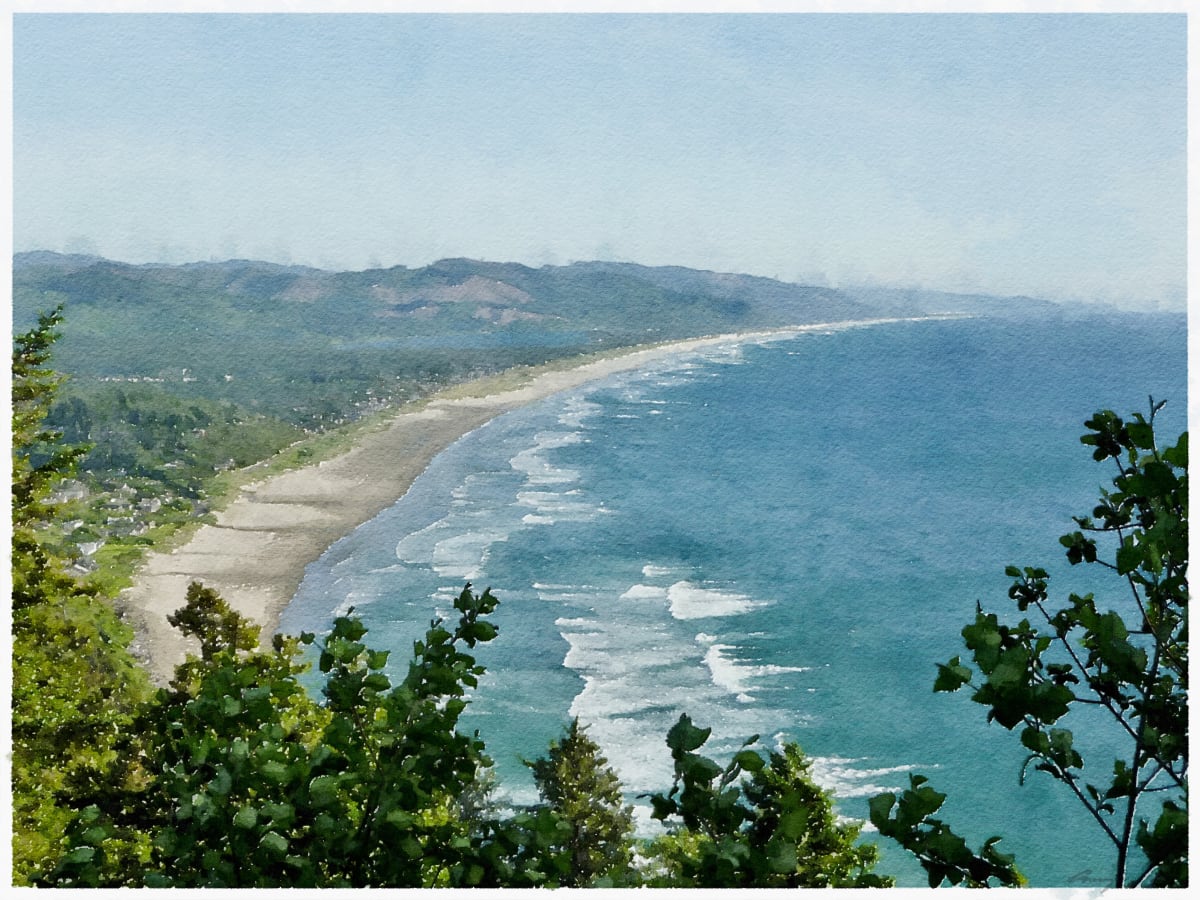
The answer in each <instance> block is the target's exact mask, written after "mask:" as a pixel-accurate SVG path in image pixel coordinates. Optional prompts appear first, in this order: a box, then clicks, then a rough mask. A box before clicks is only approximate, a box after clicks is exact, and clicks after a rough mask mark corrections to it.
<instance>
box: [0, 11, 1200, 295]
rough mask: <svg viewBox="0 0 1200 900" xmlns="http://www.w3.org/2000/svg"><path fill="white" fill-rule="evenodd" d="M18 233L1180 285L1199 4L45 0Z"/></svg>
mask: <svg viewBox="0 0 1200 900" xmlns="http://www.w3.org/2000/svg"><path fill="white" fill-rule="evenodd" d="M13 41H14V48H13V56H14V124H13V137H14V190H13V203H14V235H13V236H14V246H15V249H17V250H29V249H52V250H73V251H85V252H93V253H99V254H102V255H104V256H109V257H112V258H116V259H122V260H127V261H131V262H149V261H165V262H184V261H192V260H204V259H223V258H229V257H250V258H258V259H269V260H274V261H280V262H297V263H305V264H309V265H316V266H321V267H325V268H364V267H367V266H369V265H394V264H398V263H402V264H405V265H409V266H419V265H423V264H425V263H428V262H431V261H433V260H435V259H438V258H441V257H446V256H470V257H475V258H482V259H492V260H515V261H520V262H525V263H528V264H531V265H540V264H542V263H566V262H569V261H571V260H580V259H594V258H603V259H620V260H629V261H634V262H640V263H646V264H652V265H654V264H676V265H684V266H692V267H697V268H707V269H717V270H723V271H739V272H751V273H755V274H762V275H768V276H775V277H779V278H783V279H785V280H789V281H796V280H799V281H824V282H827V283H830V284H835V285H836V284H852V283H862V282H876V283H887V284H902V285H923V286H927V287H933V288H942V289H950V290H962V289H968V290H981V291H989V292H994V293H1013V294H1015V293H1026V294H1033V295H1039V296H1047V297H1052V298H1072V297H1074V298H1082V299H1096V300H1102V301H1108V302H1119V303H1121V304H1122V305H1146V306H1150V305H1169V306H1173V307H1182V305H1183V302H1184V301H1183V297H1184V286H1185V264H1186V198H1185V188H1186V162H1187V159H1186V46H1185V42H1186V21H1185V18H1184V17H1183V16H1182V15H1174V16H1157V15H1047V16H1043V15H1036V16H1019V15H816V14H807V15H763V16H757V15H756V16H751V15H665V16H657V15H656V16H639V15H630V16H620V15H573V16H572V15H559V16H555V15H495V16H486V15H454V16H436V15H382V16H339V15H308V16H286V15H278V14H275V15H260V16H220V15H178V14H177V15H112V14H100V15H43V14H25V15H18V16H16V18H15V23H14V37H13Z"/></svg>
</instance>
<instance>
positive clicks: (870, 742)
mask: <svg viewBox="0 0 1200 900" xmlns="http://www.w3.org/2000/svg"><path fill="white" fill-rule="evenodd" d="M1149 394H1153V395H1154V397H1155V399H1156V400H1157V399H1168V400H1169V403H1168V406H1167V407H1166V409H1164V411H1163V412H1162V413H1161V414H1160V420H1159V421H1160V426H1161V429H1162V432H1163V433H1164V434H1167V435H1171V436H1174V435H1176V434H1177V433H1178V432H1179V431H1181V430H1183V428H1184V427H1186V426H1185V421H1186V329H1185V325H1184V318H1183V316H1136V317H1134V316H1117V315H1110V316H1085V317H1076V318H1070V319H1061V320H1053V321H1046V320H1039V321H1031V322H1021V321H1010V320H998V319H958V320H932V321H918V322H900V323H891V324H884V325H874V326H869V327H854V328H842V329H830V330H828V331H826V332H822V333H805V334H801V335H797V336H795V337H792V338H789V339H785V340H769V341H748V342H736V341H731V342H729V343H727V344H724V345H719V346H716V347H712V348H708V349H706V350H704V351H700V352H690V353H681V354H678V355H676V356H674V357H671V358H669V359H667V360H663V361H660V362H657V363H655V364H653V365H652V366H650V367H647V368H646V369H643V370H640V371H638V372H634V373H627V374H623V375H620V376H616V377H612V378H609V379H606V380H604V381H600V382H596V383H593V384H590V385H587V386H584V387H581V388H578V389H574V390H571V391H568V392H565V393H562V394H559V395H556V396H554V397H552V398H549V399H548V400H545V401H543V402H541V403H538V404H535V405H533V406H530V407H527V408H525V409H521V410H518V411H516V412H513V413H510V414H507V415H505V416H502V417H500V418H498V419H496V420H494V421H493V422H491V423H489V424H488V425H486V426H484V427H482V428H480V429H478V430H477V431H475V432H473V433H471V434H470V435H467V436H466V437H465V438H463V439H462V440H460V441H459V442H458V443H456V444H455V445H454V446H453V447H451V448H450V449H448V450H447V451H446V452H444V453H442V454H441V455H440V456H438V457H437V458H436V459H435V460H434V461H433V463H432V464H431V465H430V466H429V468H428V470H427V471H426V472H425V474H424V475H423V476H422V477H421V478H420V479H418V481H417V482H416V483H415V484H414V485H413V487H412V489H411V490H410V491H409V493H408V494H407V495H405V497H404V498H402V499H401V500H400V501H399V502H397V503H396V505H395V506H394V507H392V508H391V509H390V510H388V511H386V512H385V513H383V514H381V515H380V516H379V517H377V518H376V519H374V520H372V521H371V522H369V523H367V524H365V525H363V526H362V527H361V528H359V529H358V530H356V531H355V532H354V533H352V534H351V535H349V536H347V537H346V538H345V539H343V540H342V541H340V542H338V543H337V544H335V545H334V546H333V547H332V548H330V550H329V551H328V552H327V553H326V554H325V556H324V557H323V558H322V559H321V560H320V561H319V562H317V563H315V564H314V565H312V566H310V568H309V571H308V572H307V575H306V578H305V581H304V583H303V584H302V586H301V588H300V590H299V591H298V593H297V595H296V597H295V599H294V600H293V602H292V604H291V606H290V607H289V608H288V610H287V612H286V613H285V615H284V617H283V622H282V630H284V631H287V632H291V633H296V632H298V631H300V630H313V631H318V632H320V631H322V630H324V629H325V628H327V627H328V623H329V621H330V619H331V617H332V616H333V615H334V614H335V613H339V612H344V611H345V610H346V609H348V608H349V607H351V606H352V607H354V608H355V610H356V612H357V613H358V614H359V615H360V616H361V617H362V618H363V620H364V621H365V623H366V624H367V626H368V627H369V629H370V634H369V635H368V639H367V640H368V644H369V645H370V646H373V647H377V648H392V649H393V651H394V652H393V657H392V658H393V661H394V665H395V666H396V667H397V668H396V671H397V672H398V673H402V672H403V666H404V665H405V656H406V651H407V650H408V649H409V648H410V647H411V644H412V641H413V640H415V639H416V638H418V637H419V636H420V634H421V633H422V632H423V630H424V629H425V628H426V627H427V625H428V623H429V620H430V618H431V617H432V616H434V615H435V614H445V613H446V612H447V611H449V610H450V609H451V601H452V598H453V597H454V596H455V595H456V594H457V593H458V592H459V591H460V590H461V589H462V586H463V584H464V582H468V581H469V582H471V583H472V584H473V585H474V586H475V587H476V588H478V589H482V588H484V587H491V588H492V590H493V592H494V593H495V594H496V595H497V597H499V598H500V601H501V605H500V609H499V611H498V613H497V615H496V616H495V621H496V623H497V624H498V625H499V628H500V636H499V637H498V638H497V639H496V640H495V641H494V642H492V643H491V644H489V645H487V646H484V647H482V648H480V651H479V653H478V654H477V655H478V657H479V659H480V661H481V662H483V663H484V664H485V665H486V666H487V668H488V673H487V676H486V678H485V680H484V682H483V683H482V684H481V686H480V688H479V690H478V692H477V693H476V695H475V697H474V700H473V702H472V705H471V707H470V709H469V712H468V715H467V725H468V726H469V727H474V728H478V729H479V731H480V733H481V735H482V736H483V738H484V739H485V741H486V742H487V745H488V748H489V752H490V754H491V755H492V756H493V758H494V759H495V761H496V766H497V771H498V774H499V776H500V778H501V781H502V785H503V788H504V790H505V791H506V792H507V793H508V794H509V795H510V796H512V797H513V798H514V799H516V800H522V801H523V800H530V799H532V798H533V797H534V796H535V794H534V791H533V785H532V780H531V778H530V777H529V774H528V771H527V769H526V768H525V767H524V766H523V764H522V762H521V760H522V759H532V758H535V757H537V756H539V755H542V754H543V753H544V752H545V750H546V747H547V746H548V744H549V742H550V741H551V740H552V739H554V738H555V737H557V736H558V735H559V734H560V733H561V730H562V728H563V726H564V725H565V724H566V723H567V722H568V721H569V718H570V717H571V716H575V715H578V716H579V717H580V718H581V720H582V721H583V722H584V723H585V724H587V725H588V727H589V734H590V735H591V736H592V737H593V738H594V739H595V740H596V741H598V742H599V744H600V745H601V747H602V748H603V750H604V753H605V755H606V756H607V757H608V759H609V761H610V763H611V764H612V765H613V766H614V767H615V768H616V769H617V771H618V773H619V774H620V776H621V778H622V781H623V782H624V784H625V786H626V788H627V790H628V792H629V794H630V796H631V797H633V796H635V795H637V794H639V793H642V792H646V791H651V790H665V789H667V788H668V787H669V785H670V772H671V768H670V758H669V752H668V751H667V748H666V745H665V743H664V738H665V735H666V732H667V729H668V728H669V727H670V726H671V725H672V724H673V723H674V721H675V720H676V719H677V718H678V716H679V714H680V713H681V712H687V713H688V714H689V715H690V716H691V717H692V718H693V720H694V721H696V722H697V723H698V724H701V725H708V726H712V728H713V738H712V739H711V740H710V742H709V744H708V745H707V746H706V750H707V751H709V752H710V753H713V754H717V755H720V754H722V753H729V752H732V751H733V750H734V749H736V748H737V747H738V746H739V745H740V744H741V742H742V741H743V740H744V739H745V738H746V737H748V736H750V735H751V734H756V733H757V734H760V735H762V743H763V744H765V745H767V746H772V745H774V744H775V743H776V742H777V741H779V740H783V739H787V740H796V741H798V742H799V743H800V745H801V746H802V747H803V748H804V750H805V752H806V753H807V754H808V755H809V756H810V757H812V758H813V759H814V760H815V773H816V776H817V778H818V780H819V781H820V782H821V783H822V784H823V785H824V786H826V787H828V788H830V789H832V790H833V791H834V792H835V793H836V796H837V798H838V807H839V810H840V812H841V813H842V814H844V815H847V816H853V817H859V818H865V817H866V800H867V798H869V797H870V796H872V795H874V794H876V793H878V792H880V791H883V790H895V789H901V788H903V787H905V786H907V783H908V774H909V773H910V772H918V773H922V774H924V775H926V776H928V777H929V778H930V779H931V782H932V783H933V785H934V786H935V787H937V788H938V789H940V790H943V791H945V792H946V793H947V794H949V797H950V799H949V800H948V801H947V803H946V806H945V807H944V808H943V810H942V813H941V815H942V817H943V818H944V819H946V820H947V821H948V822H950V823H951V824H952V825H953V827H955V829H956V830H958V831H959V832H960V833H963V834H965V835H966V836H967V837H968V838H969V839H971V840H972V842H974V843H978V842H981V841H982V840H983V839H985V838H986V837H988V836H990V835H992V834H1000V835H1002V836H1003V837H1004V840H1003V843H1002V844H1001V849H1004V850H1006V851H1007V852H1012V853H1015V854H1016V855H1017V858H1018V862H1019V864H1020V866H1021V867H1022V869H1023V871H1025V872H1026V874H1027V875H1028V876H1029V877H1030V879H1031V881H1032V883H1033V884H1034V885H1041V886H1060V885H1067V884H1075V885H1080V886H1087V885H1090V884H1095V883H1101V882H1102V881H1103V880H1104V879H1105V878H1106V877H1107V875H1108V872H1109V871H1110V869H1111V863H1110V859H1111V853H1110V852H1109V850H1108V848H1107V847H1106V846H1105V845H1104V844H1103V843H1102V838H1100V836H1099V835H1098V833H1097V831H1096V829H1095V828H1094V826H1092V825H1090V824H1089V821H1088V820H1087V818H1086V814H1084V813H1083V812H1082V811H1081V810H1080V809H1079V808H1077V806H1076V805H1075V803H1074V801H1073V800H1072V799H1071V798H1070V797H1068V796H1067V795H1066V794H1065V792H1064V791H1062V790H1059V789H1058V786H1057V785H1056V784H1055V783H1053V782H1051V781H1050V780H1049V779H1048V777H1046V776H1042V775H1040V774H1039V773H1034V774H1033V775H1032V776H1031V777H1030V778H1028V779H1027V781H1026V783H1025V784H1024V785H1023V786H1019V785H1018V778H1019V772H1020V768H1021V763H1022V761H1023V758H1024V754H1023V753H1022V752H1021V748H1020V745H1019V741H1018V738H1017V736H1016V735H1014V734H1009V733H1007V732H1005V731H1004V730H1003V729H1002V728H1001V727H999V726H996V725H992V726H989V725H987V724H986V722H985V717H984V712H985V711H984V710H983V708H982V707H979V706H978V705H975V704H972V703H971V702H970V701H969V698H968V697H967V696H966V695H965V694H964V695H959V694H953V695H946V694H933V693H932V684H933V679H934V677H935V674H936V664H937V663H939V662H944V661H945V660H947V659H948V658H950V657H951V656H953V655H955V654H960V653H961V654H963V655H964V656H967V655H968V654H966V652H965V651H964V649H963V647H962V641H961V637H960V630H961V629H962V627H963V626H964V625H965V624H967V623H968V622H969V621H971V620H972V618H973V616H974V610H975V604H976V601H980V602H982V603H983V604H984V606H985V607H988V608H989V609H992V610H996V611H1004V610H1006V609H1007V608H1008V605H1009V601H1008V600H1007V599H1006V596H1005V592H1006V590H1007V587H1008V583H1009V579H1007V578H1006V577H1005V576H1004V567H1005V566H1006V565H1008V564H1019V565H1042V566H1044V567H1046V568H1047V569H1049V570H1050V571H1051V573H1052V581H1051V586H1052V588H1053V590H1054V592H1055V594H1056V595H1057V596H1065V595H1066V593H1067V591H1068V590H1079V591H1081V592H1084V591H1089V590H1095V591H1096V592H1097V595H1098V597H1101V598H1102V597H1103V596H1104V591H1105V590H1115V588H1116V587H1117V586H1116V585H1105V584H1104V579H1103V576H1101V575H1098V574H1097V572H1095V571H1093V570H1094V568H1095V567H1085V569H1082V570H1081V569H1072V568H1071V567H1069V566H1067V565H1066V563H1065V560H1063V557H1062V553H1061V548H1060V547H1059V545H1058V543H1057V538H1058V536H1059V535H1060V534H1062V533H1064V532H1066V531H1069V530H1073V528H1074V526H1073V524H1072V522H1071V519H1070V517H1071V516H1072V515H1080V514H1086V513H1088V512H1090V510H1091V507H1092V506H1093V505H1094V502H1095V499H1096V497H1097V495H1098V489H1099V488H1100V487H1101V486H1102V485H1105V484H1107V483H1108V482H1109V480H1110V479H1111V475H1112V473H1111V472H1110V470H1109V469H1107V468H1105V467H1104V466H1102V465H1100V464H1097V463H1095V462H1093V461H1092V460H1091V457H1090V453H1089V452H1088V450H1087V448H1084V447H1083V446H1082V445H1081V444H1080V443H1079V435H1080V434H1081V433H1082V432H1083V430H1084V429H1083V422H1084V420H1085V419H1086V418H1088V417H1089V416H1090V415H1091V413H1092V412H1094V411H1095V410H1097V409H1100V408H1111V409H1113V410H1115V411H1117V412H1118V413H1121V414H1127V413H1129V412H1132V411H1134V410H1145V409H1146V407H1147V395H1149ZM1085 755H1086V754H1085ZM1096 760H1097V763H1096V764H1097V765H1098V768H1099V769H1100V771H1099V772H1098V773H1097V777H1098V778H1099V777H1102V776H1103V773H1104V771H1106V770H1108V769H1109V767H1110V766H1111V758H1109V759H1108V760H1105V759H1104V758H1102V757H1100V756H1097V757H1096ZM642 816H643V820H644V819H645V813H644V812H643V813H642ZM882 850H883V852H884V859H883V864H882V865H881V869H882V870H884V871H889V872H893V873H896V874H898V875H899V876H900V877H901V880H902V882H903V883H908V884H917V885H919V884H922V883H923V878H922V875H921V873H920V872H919V870H917V869H916V867H915V866H913V865H912V863H911V861H909V860H907V859H905V858H904V857H903V856H902V855H901V854H899V853H898V852H896V851H891V850H890V848H889V847H888V846H887V845H886V844H885V845H884V846H883V847H882Z"/></svg>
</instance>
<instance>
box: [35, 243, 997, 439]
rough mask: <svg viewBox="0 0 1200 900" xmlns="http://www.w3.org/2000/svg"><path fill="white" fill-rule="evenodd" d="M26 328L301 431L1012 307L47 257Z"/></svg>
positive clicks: (98, 373) (41, 259)
mask: <svg viewBox="0 0 1200 900" xmlns="http://www.w3.org/2000/svg"><path fill="white" fill-rule="evenodd" d="M13 270H14V271H13V288H14V290H13V298H14V301H13V305H14V323H15V325H16V328H17V330H22V329H24V328H26V327H28V326H29V325H30V324H32V322H33V320H34V317H35V315H36V313H37V312H38V311H40V310H45V309H50V308H53V307H54V306H56V305H58V304H60V303H61V304H63V306H64V309H65V313H66V326H65V329H64V338H63V340H62V341H61V343H60V345H59V346H58V348H57V364H58V366H59V367H60V368H61V369H62V370H63V371H66V372H68V373H71V374H72V375H73V376H74V377H76V378H79V379H83V380H92V379H107V380H123V381H128V380H132V379H138V380H140V381H146V380H152V383H157V384H161V385H163V386H164V387H165V388H168V389H169V390H170V391H171V392H172V393H174V394H176V395H179V396H182V397H198V398H206V399H219V400H230V401H233V402H236V403H238V404H240V405H243V406H246V407H249V408H252V409H256V410H258V411H260V412H264V413H269V414H271V415H275V416H280V417H283V418H286V419H290V420H292V421H295V422H297V423H298V424H318V423H322V422H328V421H330V420H331V419H337V418H341V417H342V416H343V415H344V414H346V412H347V410H348V409H349V408H350V407H351V406H352V405H354V404H362V403H366V402H370V400H371V398H374V399H375V400H379V399H388V400H395V399H403V398H404V397H407V396H412V395H413V394H414V393H416V392H417V391H419V390H420V389H422V388H424V387H428V386H430V385H436V384H439V383H444V382H446V381H453V380H457V379H460V378H463V377H467V376H469V375H473V374H482V373H485V372H489V371H494V370H496V369H499V368H504V367H507V366H510V365H514V364H520V363H536V362H543V361H545V360H547V359H551V358H554V357H560V356H565V355H571V354H574V353H578V352H582V351H586V350H595V349H603V348H606V347H613V346H620V345H628V344H634V343H641V342H644V341H654V340H665V339H672V338H683V337H692V336H697V335H703V334H712V333H719V332H730V331H740V330H746V329H756V328H764V327H772V326H780V325H792V324H804V323H811V322H827V321H838V320H846V319H859V318H870V317H873V316H879V315H893V314H913V313H921V312H927V311H938V312H943V311H949V310H954V311H972V310H976V311H978V310H984V309H985V308H987V309H988V310H989V311H995V309H997V308H1003V307H1004V305H1005V304H1006V303H1010V302H1013V301H1011V300H1009V299H1007V298H999V299H998V298H978V297H956V296H954V295H935V294H929V293H919V294H918V293H913V292H899V291H891V292H889V291H875V292H874V293H873V294H872V295H871V296H869V297H868V296H865V295H864V294H863V293H862V292H857V293H851V292H848V291H843V290H836V289H831V288H826V287H814V286H807V285H798V284H789V283H785V282H781V281H776V280H773V279H769V278H761V277H753V276H749V275H732V274H721V273H715V272H705V271H697V270H692V269H684V268H678V267H656V268H655V267H646V266H638V265H632V264H626V263H610V262H585V263H574V264H571V265H566V266H542V267H540V268H531V267H528V266H524V265H519V264H515V263H492V262H480V261H477V260H468V259H446V260H441V261H439V262H436V263H433V264H432V265H429V266H425V267H423V268H417V269H410V268H406V267H404V266H395V267H393V268H388V269H370V270H366V271H361V272H330V271H324V270H320V269H313V268H307V267H303V266H282V265H275V264H271V263H264V262H252V261H246V260H232V261H228V262H213V263H194V264H188V265H178V266H167V265H136V266H135V265H129V264H125V263H119V262H113V261H110V260H105V259H100V258H97V257H89V256H78V255H62V254H57V253H49V252H32V253H22V254H17V255H16V256H15V257H14V261H13Z"/></svg>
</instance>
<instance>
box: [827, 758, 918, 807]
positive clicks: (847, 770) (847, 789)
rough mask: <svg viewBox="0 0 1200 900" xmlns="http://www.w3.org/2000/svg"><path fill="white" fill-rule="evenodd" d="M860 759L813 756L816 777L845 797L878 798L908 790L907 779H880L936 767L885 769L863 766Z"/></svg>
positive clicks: (888, 767)
mask: <svg viewBox="0 0 1200 900" xmlns="http://www.w3.org/2000/svg"><path fill="white" fill-rule="evenodd" d="M861 762H865V760H858V759H839V758H837V757H830V756H818V757H813V759H812V774H813V780H814V781H816V782H817V784H819V785H820V786H821V787H823V788H825V789H826V790H829V791H832V792H833V793H834V794H835V795H836V796H838V797H841V798H851V797H874V796H875V795H876V794H883V793H888V792H895V791H900V790H904V788H905V787H906V785H904V784H903V781H904V780H903V779H899V778H897V779H887V780H884V781H876V780H874V779H880V778H882V777H883V776H886V775H901V774H904V773H907V772H912V771H915V770H917V769H922V770H923V769H928V768H936V766H922V765H919V764H912V765H903V766H887V767H884V768H872V767H860V766H857V765H854V764H855V763H861Z"/></svg>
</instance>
